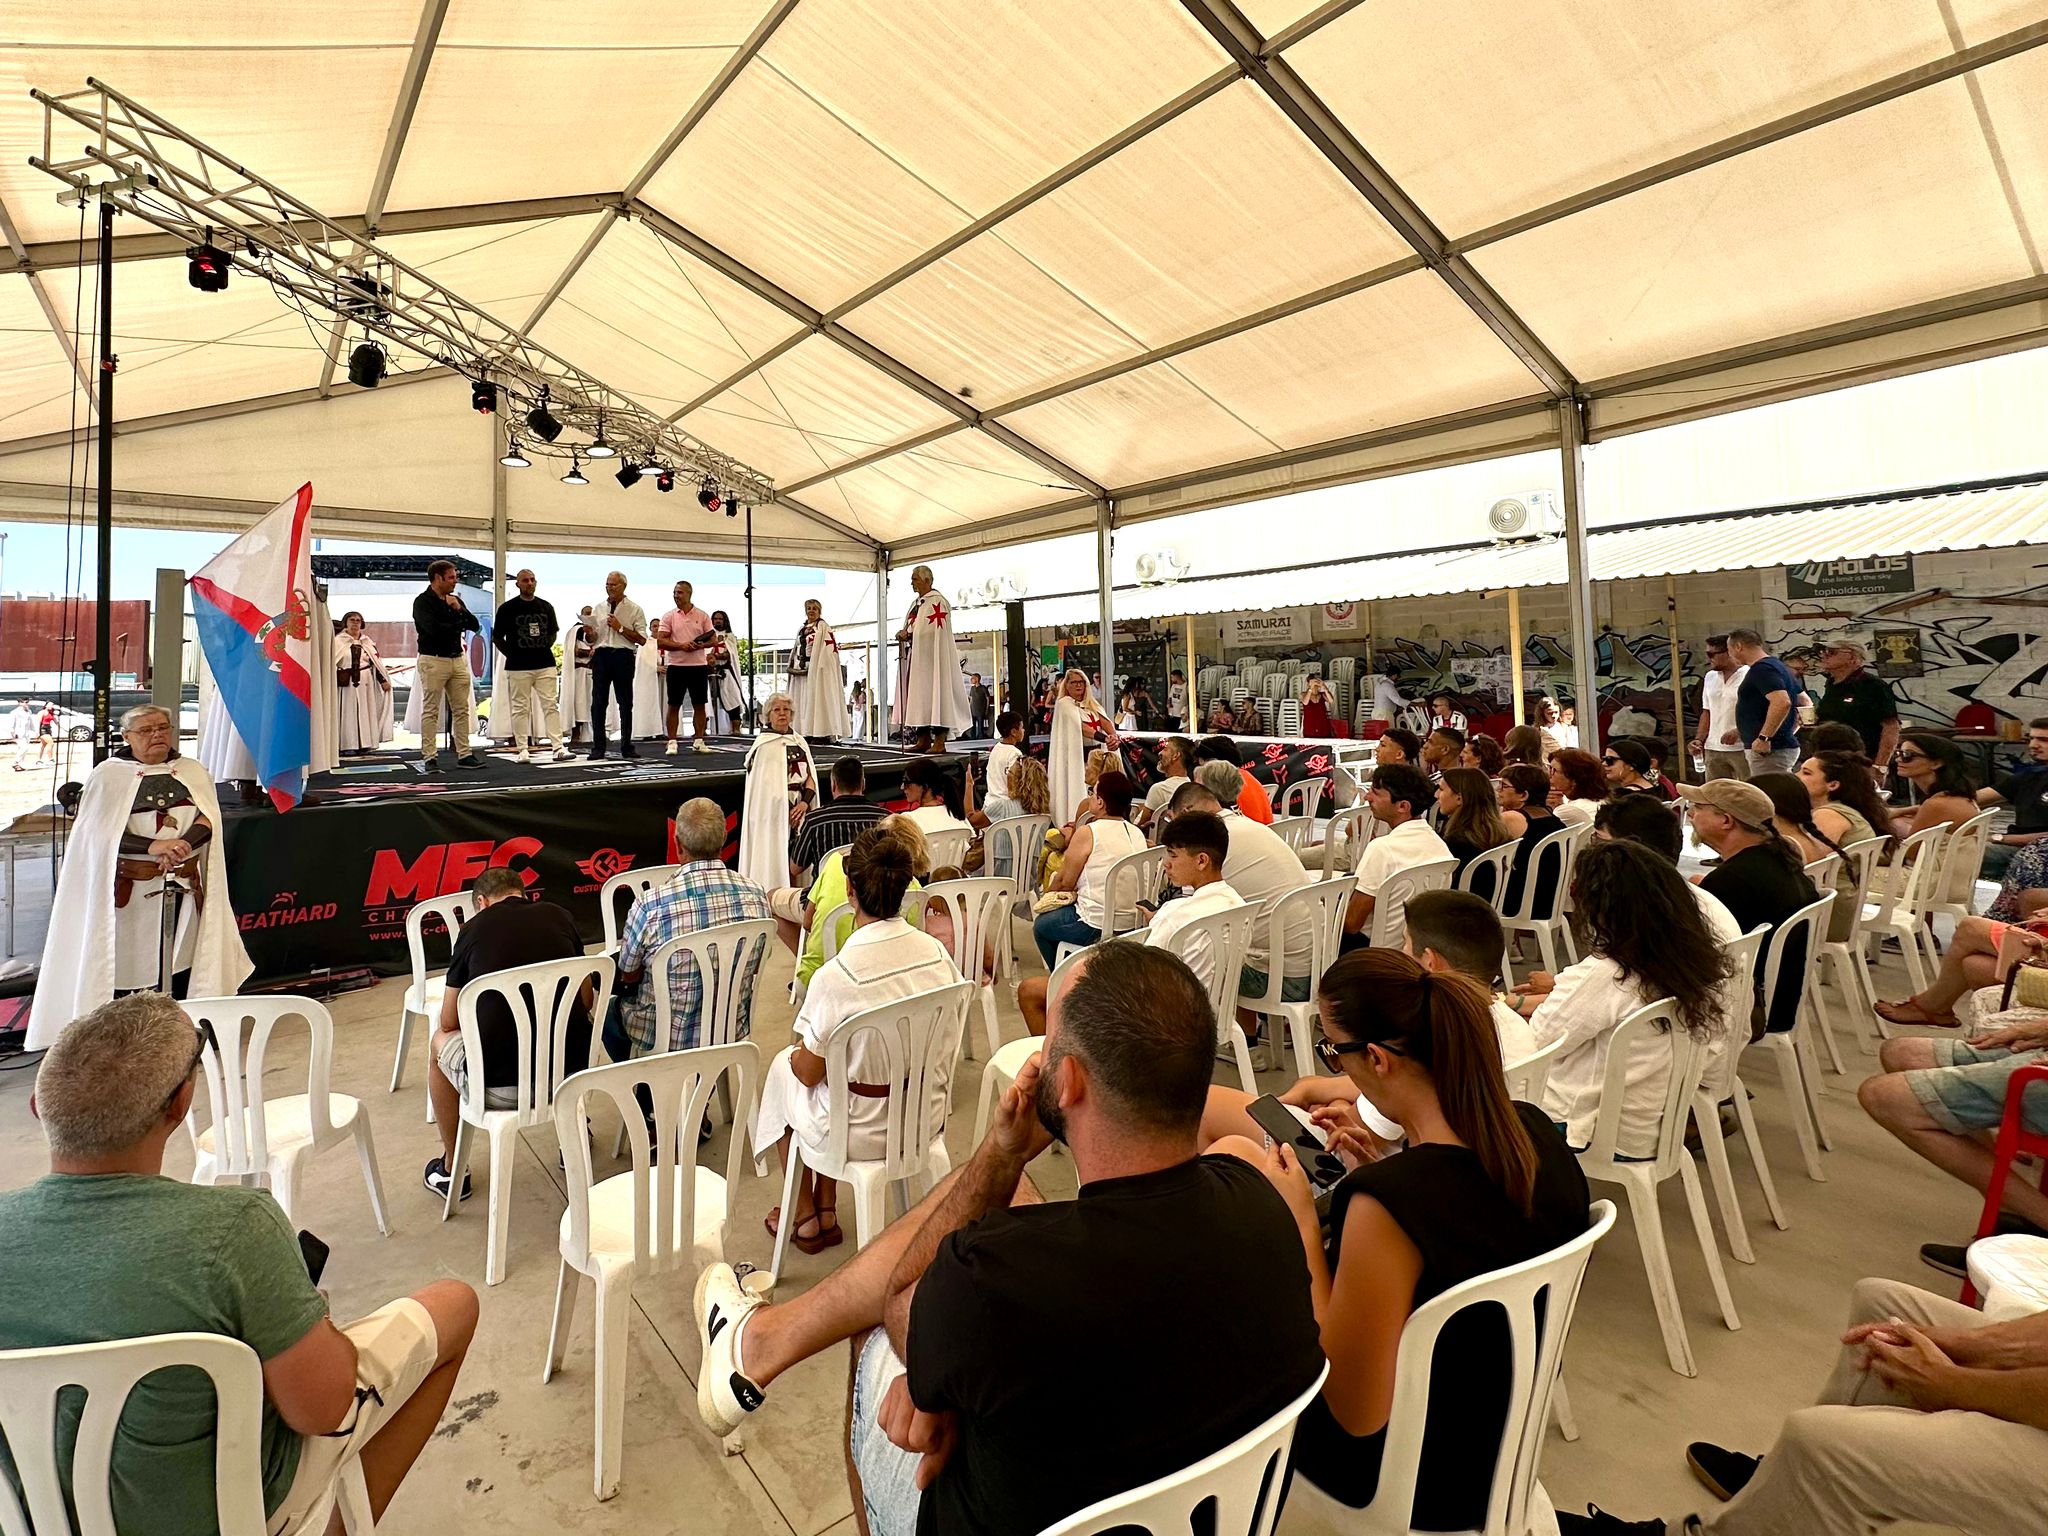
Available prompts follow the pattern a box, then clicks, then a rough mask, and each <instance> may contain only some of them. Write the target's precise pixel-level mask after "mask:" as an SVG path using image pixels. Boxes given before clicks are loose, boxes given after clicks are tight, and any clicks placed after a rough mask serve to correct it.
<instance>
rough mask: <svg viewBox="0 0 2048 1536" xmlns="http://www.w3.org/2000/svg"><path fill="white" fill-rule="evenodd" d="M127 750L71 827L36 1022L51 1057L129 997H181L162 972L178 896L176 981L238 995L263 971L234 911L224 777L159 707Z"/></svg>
mask: <svg viewBox="0 0 2048 1536" xmlns="http://www.w3.org/2000/svg"><path fill="white" fill-rule="evenodd" d="M121 737H122V740H123V741H125V742H126V743H127V747H126V749H125V750H124V751H122V752H120V753H118V754H116V755H115V756H113V757H110V758H108V759H107V760H106V761H105V762H104V763H101V764H100V765H99V767H97V768H95V769H93V771H92V776H91V777H90V778H88V779H87V780H86V781H85V792H84V794H83V795H82V796H80V798H79V802H78V814H77V815H76V816H75V817H74V818H73V820H72V825H71V839H70V846H69V851H68V852H67V853H66V855H65V858H64V869H63V873H62V874H60V875H59V876H58V877H57V895H56V899H55V900H54V901H53V902H52V903H51V905H50V932H49V937H48V938H47V939H46V940H45V941H44V944H43V965H42V971H41V974H40V975H39V976H38V978H37V980H36V995H35V1003H34V1006H33V1008H32V1009H31V1011H30V1013H29V1021H28V1046H29V1049H30V1050H43V1049H46V1048H47V1047H48V1046H49V1045H51V1044H52V1043H53V1042H54V1041H55V1040H56V1038H57V1036H58V1035H59V1034H60V1033H61V1032H62V1031H63V1029H64V1026H65V1025H67V1024H69V1023H70V1022H71V1021H72V1020H73V1019H75V1018H77V1017H79V1016H80V1015H81V1014H84V1013H88V1012H90V1011H91V1010H92V1009H94V1008H97V1007H98V1006H99V1005H100V1004H101V1003H105V1002H109V1001H111V1000H112V999H113V997H114V995H115V993H117V992H133V991H137V990H139V989H142V988H157V989H161V990H164V991H169V990H170V980H171V978H170V977H167V976H162V975H160V974H159V972H160V971H161V968H162V958H163V955H162V950H163V912H164V902H165V901H167V900H170V899H172V896H171V894H170V893H169V891H167V888H166V882H165V876H166V875H172V876H175V878H176V880H177V882H178V884H179V885H180V886H181V887H183V888H184V889H182V890H181V891H179V893H178V900H179V902H180V908H181V910H180V911H179V913H178V926H177V937H176V941H175V945H174V948H173V958H172V962H171V969H172V971H173V973H174V974H175V973H176V972H179V971H185V972H189V973H190V983H189V985H188V987H187V989H186V991H187V994H188V995H189V996H193V997H228V996H232V995H233V994H234V993H235V992H236V991H237V990H239V989H240V987H241V985H242V983H243V982H244V981H245V980H246V979H247V978H248V975H249V972H250V971H251V970H252V969H254V967H253V966H252V965H251V964H250V963H249V955H248V951H246V950H245V949H243V947H242V935H241V932H240V931H239V930H238V929H237V927H236V926H235V914H234V910H233V908H232V907H230V906H229V904H228V866H227V858H226V856H225V853H224V851H223V839H222V835H221V834H222V824H221V814H220V802H219V801H218V800H217V799H216V798H215V797H214V792H213V776H212V775H211V774H209V773H208V772H207V771H206V769H205V768H204V767H203V766H202V765H201V764H200V763H198V762H197V761H195V760H194V759H192V758H189V757H180V756H178V754H177V740H178V738H177V727H176V725H175V723H174V722H173V721H172V720H171V717H170V716H169V715H168V714H166V713H165V712H164V711H163V710H161V709H159V708H157V707H156V706H155V705H154V704H142V705H138V706H136V707H135V708H134V709H131V710H129V711H128V712H127V713H126V714H124V715H123V716H122V717H121Z"/></svg>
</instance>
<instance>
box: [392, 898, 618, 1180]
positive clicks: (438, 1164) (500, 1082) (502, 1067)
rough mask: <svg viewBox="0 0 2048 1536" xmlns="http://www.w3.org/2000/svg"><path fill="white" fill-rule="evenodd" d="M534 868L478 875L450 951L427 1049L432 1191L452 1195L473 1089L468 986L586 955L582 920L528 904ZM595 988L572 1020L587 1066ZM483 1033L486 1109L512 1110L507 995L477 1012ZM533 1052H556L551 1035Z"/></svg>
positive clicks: (513, 1049) (545, 904)
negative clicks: (435, 1149) (465, 1003)
mask: <svg viewBox="0 0 2048 1536" xmlns="http://www.w3.org/2000/svg"><path fill="white" fill-rule="evenodd" d="M529 874H530V871H528V872H522V871H520V870H516V869H503V868H496V867H494V868H491V869H487V870H485V871H484V872H483V873H482V874H480V875H478V876H477V877H476V883H475V884H473V885H472V886H470V888H469V892H470V895H471V896H473V897H474V898H475V899H476V915H475V916H474V917H472V918H470V920H469V921H468V922H466V923H464V924H463V925H462V932H461V933H460V934H458V935H457V936H456V939H455V948H454V949H453V950H452V951H451V952H450V953H449V956H448V976H447V992H446V995H445V996H443V998H442V999H441V1018H440V1022H439V1025H438V1027H437V1028H436V1029H435V1031H434V1041H433V1049H431V1050H430V1051H429V1052H428V1053H427V1061H428V1067H429V1070H428V1073H427V1093H428V1095H429V1097H430V1098H431V1099H432V1101H433V1105H434V1123H435V1125H436V1126H438V1127H439V1128H440V1131H441V1155H440V1156H439V1157H437V1158H435V1159H434V1160H433V1161H432V1162H430V1163H428V1164H427V1171H426V1174H425V1178H424V1181H423V1182H424V1183H425V1185H426V1188H427V1192H428V1193H429V1194H431V1195H435V1196H437V1197H440V1198H443V1199H445V1198H446V1197H447V1194H448V1182H449V1173H448V1170H449V1168H450V1167H451V1166H453V1164H454V1161H455V1127H456V1125H457V1123H458V1121H459V1120H460V1117H461V1114H462V1099H463V1095H464V1094H465V1093H466V1092H467V1091H468V1087H469V1073H470V1070H471V1065H472V1064H471V1062H470V1060H469V1050H468V1047H467V1046H466V1045H465V1044H464V1042H463V1038H462V1025H461V1022H460V1017H459V1014H458V1011H457V1008H456V1004H457V1002H458V1001H459V1000H460V997H461V993H462V989H463V987H464V986H465V985H466V984H467V983H469V982H472V981H475V980H476V979H477V978H478V977H479V976H489V975H491V974H493V973H494V972H497V971H509V970H511V969H512V968H513V967H514V966H520V965H532V964H534V963H535V962H536V961H540V960H573V959H575V958H576V957H577V956H579V955H581V954H582V953H583V936H582V935H581V934H580V933H578V932H577V931H576V920H575V919H574V918H572V917H571V916H570V915H569V914H568V913H567V912H566V911H564V910H563V909H562V908H561V907H558V906H556V905H555V904H554V903H553V902H551V901H528V900H527V899H526V881H527V879H528V876H529ZM590 1002H591V997H590V992H589V989H588V988H587V987H586V988H585V990H584V995H583V996H582V997H580V998H579V999H578V1000H577V1002H576V1004H575V1008H574V1012H573V1013H572V1014H571V1017H570V1021H569V1049H568V1055H567V1060H568V1061H570V1062H571V1063H574V1064H581V1065H585V1066H587V1065H588V1064H589V1062H590ZM476 1031H477V1038H478V1040H479V1041H480V1042H481V1044H482V1046H483V1056H484V1059H483V1063H482V1065H483V1074H484V1107H485V1108H486V1109H513V1108H516V1107H517V1105H518V1094H519V1033H518V1029H517V1027H516V1026H515V1025H514V1024H513V1022H512V1010H511V1009H510V1008H508V1007H507V1006H506V1004H505V1000H504V999H503V998H502V997H486V998H484V999H482V1001H481V1002H480V1004H479V1006H478V1008H477V1012H476ZM533 1049H534V1051H535V1053H536V1054H537V1055H539V1056H540V1059H541V1060H543V1061H544V1060H545V1059H546V1056H545V1054H544V1053H546V1052H548V1051H551V1050H552V1049H553V1044H552V1042H550V1041H547V1040H540V1039H536V1040H535V1041H534V1042H533ZM462 1198H463V1199H465V1200H467V1199H468V1198H469V1175H468V1174H466V1173H465V1174H464V1175H463V1176H462Z"/></svg>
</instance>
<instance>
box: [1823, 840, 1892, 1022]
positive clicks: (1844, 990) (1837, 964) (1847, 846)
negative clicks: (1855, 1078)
mask: <svg viewBox="0 0 2048 1536" xmlns="http://www.w3.org/2000/svg"><path fill="white" fill-rule="evenodd" d="M1889 841H1891V839H1889V838H1888V837H1886V836H1885V835H1884V834H1882V833H1879V834H1877V835H1876V836H1873V837H1865V838H1860V839H1858V840H1857V841H1856V842H1853V843H1844V844H1843V845H1842V856H1843V857H1844V858H1845V859H1847V860H1848V861H1849V868H1850V869H1851V870H1852V871H1854V873H1855V876H1856V889H1855V892H1854V894H1853V895H1852V896H1851V898H1850V904H1849V911H1850V914H1851V916H1850V921H1849V933H1848V936H1847V937H1846V938H1843V939H1829V940H1828V941H1827V942H1826V943H1824V944H1822V945H1821V947H1820V952H1821V958H1822V959H1823V960H1824V961H1826V962H1827V966H1826V968H1827V970H1828V971H1829V972H1830V973H1831V974H1832V975H1833V977H1834V981H1835V986H1836V988H1837V990H1839V991H1840V992H1841V994H1842V999H1843V1003H1844V1005H1845V1007H1846V1008H1847V1011H1848V1015H1849V1032H1850V1034H1851V1035H1856V1034H1858V1033H1861V1034H1862V1040H1863V1052H1864V1054H1865V1055H1866V1056H1867V1055H1872V1054H1875V1052H1876V1050H1877V1038H1878V1037H1877V1036H1875V1035H1872V1034H1870V1033H1868V1032H1863V1031H1860V1029H1859V1026H1860V1024H1861V1021H1863V1020H1865V1019H1870V1018H1874V1017H1875V1012H1874V1010H1875V1009H1876V1006H1877V988H1876V987H1875V985H1873V984H1872V982H1871V979H1870V956H1869V953H1868V940H1867V939H1865V937H1864V919H1865V916H1866V914H1868V912H1869V911H1870V907H1869V901H1870V883H1871V880H1872V879H1873V878H1874V877H1875V875H1876V873H1877V867H1878V864H1877V861H1878V859H1879V858H1880V857H1882V855H1883V853H1884V849H1885V844H1886V843H1888V842H1889ZM1835 894H1836V899H1837V900H1839V899H1840V898H1841V888H1840V887H1839V886H1837V887H1835ZM1820 1001H1821V1007H1822V1009H1823V1010H1825V1008H1826V1006H1827V1002H1826V999H1825V997H1822V998H1821V1000H1820ZM1823 1017H1824V1018H1825V1017H1826V1015H1825V1013H1823ZM1828 1027H1829V1028H1830V1030H1832V1027H1833V1025H1832V1021H1830V1022H1829V1026H1828Z"/></svg>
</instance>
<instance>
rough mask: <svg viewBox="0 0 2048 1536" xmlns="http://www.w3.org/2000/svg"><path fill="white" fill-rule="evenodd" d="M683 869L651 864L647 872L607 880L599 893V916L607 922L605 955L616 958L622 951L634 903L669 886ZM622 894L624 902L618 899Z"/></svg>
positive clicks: (621, 874)
mask: <svg viewBox="0 0 2048 1536" xmlns="http://www.w3.org/2000/svg"><path fill="white" fill-rule="evenodd" d="M682 867H683V866H682V865H680V864H650V865H648V866H647V867H646V868H645V869H628V870H625V871H623V872H622V873H619V874H616V875H613V876H612V877H611V878H610V879H609V880H607V881H605V883H604V885H603V887H602V888H601V889H599V891H598V893H597V913H598V917H599V918H600V919H601V920H602V921H603V923H604V952H605V953H606V954H608V955H616V954H617V953H618V952H619V935H620V934H621V933H622V932H624V931H625V926H626V914H627V913H629V912H631V911H632V910H633V903H634V902H636V901H638V900H639V899H640V898H641V897H642V896H645V895H646V894H647V893H648V892H649V891H651V890H653V889H654V888H655V887H656V886H662V885H667V884H668V882H669V880H670V879H671V878H673V877H674V876H675V875H676V874H677V872H679V871H680V870H681V869H682ZM621 895H624V896H625V898H626V900H625V901H624V902H623V903H621V902H620V900H619V897H620V896H621ZM622 906H623V910H621V908H622Z"/></svg>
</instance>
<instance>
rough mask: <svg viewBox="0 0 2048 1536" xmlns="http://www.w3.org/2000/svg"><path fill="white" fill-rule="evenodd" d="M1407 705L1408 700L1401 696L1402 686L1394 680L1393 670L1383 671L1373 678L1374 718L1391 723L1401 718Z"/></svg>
mask: <svg viewBox="0 0 2048 1536" xmlns="http://www.w3.org/2000/svg"><path fill="white" fill-rule="evenodd" d="M1407 707H1408V701H1407V700H1406V699H1404V698H1402V697H1401V687H1400V685H1399V684H1398V683H1396V682H1395V681H1394V674H1393V672H1392V671H1386V672H1382V673H1380V674H1379V676H1377V677H1376V678H1374V679H1373V684H1372V717H1373V719H1375V720H1378V721H1381V722H1383V723H1385V724H1388V725H1391V724H1393V723H1394V722H1395V721H1396V720H1398V719H1400V718H1401V712H1402V711H1403V710H1405V709H1406V708H1407Z"/></svg>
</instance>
